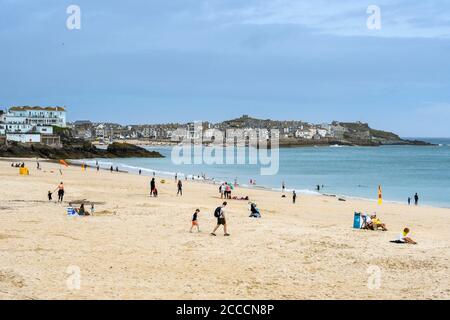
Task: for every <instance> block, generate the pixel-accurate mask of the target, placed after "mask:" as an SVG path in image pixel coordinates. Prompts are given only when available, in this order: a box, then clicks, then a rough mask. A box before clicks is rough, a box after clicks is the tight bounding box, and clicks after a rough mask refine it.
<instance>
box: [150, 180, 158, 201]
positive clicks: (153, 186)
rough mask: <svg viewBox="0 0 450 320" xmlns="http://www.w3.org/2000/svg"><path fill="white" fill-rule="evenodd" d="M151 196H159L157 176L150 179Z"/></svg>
mask: <svg viewBox="0 0 450 320" xmlns="http://www.w3.org/2000/svg"><path fill="white" fill-rule="evenodd" d="M150 197H155V198H157V197H158V189H156V180H155V178H152V180H150Z"/></svg>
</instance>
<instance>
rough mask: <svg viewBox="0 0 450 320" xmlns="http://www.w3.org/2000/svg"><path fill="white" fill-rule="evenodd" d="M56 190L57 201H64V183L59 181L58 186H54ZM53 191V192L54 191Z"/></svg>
mask: <svg viewBox="0 0 450 320" xmlns="http://www.w3.org/2000/svg"><path fill="white" fill-rule="evenodd" d="M56 190H58V202H63V201H64V183H63V182H62V181H61V183H60V184H59V186H58V187H56V189H55V191H56ZM55 191H53V192H55Z"/></svg>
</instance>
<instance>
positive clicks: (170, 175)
mask: <svg viewBox="0 0 450 320" xmlns="http://www.w3.org/2000/svg"><path fill="white" fill-rule="evenodd" d="M102 159H103V158H99V159H98V160H99V163H100V160H102ZM114 159H118V160H120V159H121V158H111V159H107V158H104V159H103V160H114ZM83 160H84V161H83ZM69 161H71V162H72V163H76V164H77V165H80V166H81V164H82V163H87V162H94V161H96V160H95V159H81V160H80V159H69ZM106 162H107V163H111V162H108V161H106ZM118 164H119V165H121V166H122V167H126V168H129V169H132V170H130V171H127V170H122V172H125V173H130V174H134V175H139V174H138V170H139V169H141V170H142V171H143V174H142V176H148V177H151V173H152V172H155V173H156V174H158V175H162V176H164V177H166V178H172V179H173V178H174V175H175V173H177V174H178V175H179V176H181V177H183V178H185V176H186V175H187V176H188V181H192V182H199V183H207V184H212V185H219V184H221V183H223V182H226V181H225V180H213V178H214V177H211V178H208V179H203V178H201V177H200V179H198V178H197V176H194V179H191V177H192V176H193V175H192V174H186V173H184V172H170V171H167V170H164V171H160V170H154V169H148V168H142V167H135V166H129V165H123V164H120V162H119V163H118ZM88 166H89V165H88ZM89 167H91V168H94V169H95V166H89ZM100 169H102V170H106V171H109V168H106V167H101V166H100ZM145 173H147V174H145ZM232 180H233V179H228V181H232ZM182 181H183V182H184V181H185V180H184V179H182ZM238 186H239V187H240V188H243V189H248V190H266V191H273V192H278V193H280V194H281V192H282V190H281V188H277V187H271V186H267V185H256V186H250V185H249V184H246V183H241V184H238ZM294 190H295V191H296V193H297V195H308V196H324V197H334V198H336V199H339V198H344V199H345V200H351V199H353V200H362V201H370V202H377V201H378V200H377V199H376V198H375V197H374V198H367V197H359V196H355V195H349V194H341V193H322V192H317V191H316V190H312V189H292V188H287V189H286V192H285V193H286V197H288V198H289V196H290V193H292V192H293V191H294ZM383 202H386V203H392V204H398V205H407V203H405V202H402V201H401V200H385V199H383ZM411 206H413V205H412V204H411ZM421 206H422V207H428V208H441V209H450V205H449V204H441V205H434V204H427V203H424V204H421Z"/></svg>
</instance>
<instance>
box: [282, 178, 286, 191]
mask: <svg viewBox="0 0 450 320" xmlns="http://www.w3.org/2000/svg"><path fill="white" fill-rule="evenodd" d="M285 191H286V184H285V183H284V181H283V182H282V183H281V192H283V194H284V192H285Z"/></svg>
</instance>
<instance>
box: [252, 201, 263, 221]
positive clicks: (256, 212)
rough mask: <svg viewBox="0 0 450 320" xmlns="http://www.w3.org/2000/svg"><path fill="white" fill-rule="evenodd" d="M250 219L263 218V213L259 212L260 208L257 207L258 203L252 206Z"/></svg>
mask: <svg viewBox="0 0 450 320" xmlns="http://www.w3.org/2000/svg"><path fill="white" fill-rule="evenodd" d="M250 212H251V214H250V218H258V219H259V218H261V213H260V212H259V209H258V207H257V206H256V203H251V204H250Z"/></svg>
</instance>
